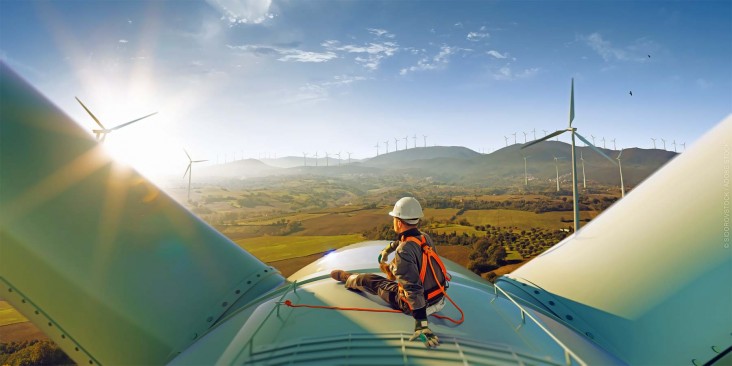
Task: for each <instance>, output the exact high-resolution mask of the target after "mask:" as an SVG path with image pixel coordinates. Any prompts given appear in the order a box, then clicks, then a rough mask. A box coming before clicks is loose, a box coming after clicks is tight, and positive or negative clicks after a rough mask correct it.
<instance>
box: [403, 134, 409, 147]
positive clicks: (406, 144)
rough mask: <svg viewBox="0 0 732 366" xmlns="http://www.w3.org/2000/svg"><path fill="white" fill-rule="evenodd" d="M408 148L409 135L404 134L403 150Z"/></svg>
mask: <svg viewBox="0 0 732 366" xmlns="http://www.w3.org/2000/svg"><path fill="white" fill-rule="evenodd" d="M406 149H409V135H407V136H404V150H406Z"/></svg>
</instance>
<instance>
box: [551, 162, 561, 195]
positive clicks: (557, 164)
mask: <svg viewBox="0 0 732 366" xmlns="http://www.w3.org/2000/svg"><path fill="white" fill-rule="evenodd" d="M552 156H553V155H552ZM554 168H555V169H556V170H557V192H559V158H558V157H556V156H554Z"/></svg>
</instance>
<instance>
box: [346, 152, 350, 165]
mask: <svg viewBox="0 0 732 366" xmlns="http://www.w3.org/2000/svg"><path fill="white" fill-rule="evenodd" d="M346 154H348V165H351V153H350V152H346Z"/></svg>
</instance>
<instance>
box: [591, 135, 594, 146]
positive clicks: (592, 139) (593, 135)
mask: <svg viewBox="0 0 732 366" xmlns="http://www.w3.org/2000/svg"><path fill="white" fill-rule="evenodd" d="M590 137H592V144H593V145H594V144H595V135H590Z"/></svg>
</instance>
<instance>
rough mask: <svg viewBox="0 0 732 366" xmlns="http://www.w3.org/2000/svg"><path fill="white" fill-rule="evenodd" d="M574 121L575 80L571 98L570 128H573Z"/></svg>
mask: <svg viewBox="0 0 732 366" xmlns="http://www.w3.org/2000/svg"><path fill="white" fill-rule="evenodd" d="M573 120H574V78H572V91H571V92H570V96H569V127H570V128H571V127H572V121H573Z"/></svg>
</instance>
